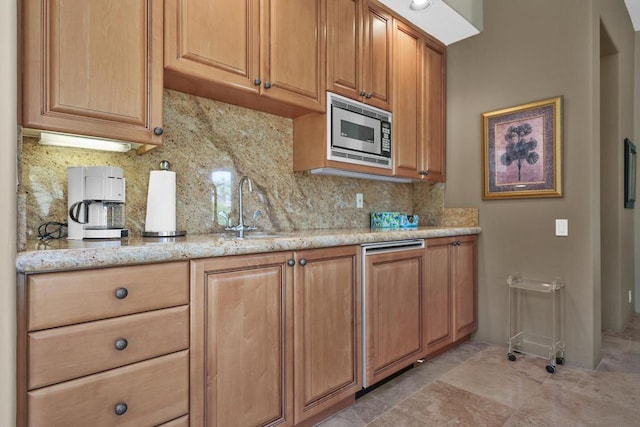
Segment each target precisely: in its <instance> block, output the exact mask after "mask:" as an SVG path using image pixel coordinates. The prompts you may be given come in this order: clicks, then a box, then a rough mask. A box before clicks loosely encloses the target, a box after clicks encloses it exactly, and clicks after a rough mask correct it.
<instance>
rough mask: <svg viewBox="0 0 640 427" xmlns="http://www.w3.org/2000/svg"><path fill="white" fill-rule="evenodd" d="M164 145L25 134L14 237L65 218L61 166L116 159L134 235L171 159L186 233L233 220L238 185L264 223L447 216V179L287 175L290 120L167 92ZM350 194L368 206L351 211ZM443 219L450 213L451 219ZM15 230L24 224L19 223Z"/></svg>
mask: <svg viewBox="0 0 640 427" xmlns="http://www.w3.org/2000/svg"><path fill="white" fill-rule="evenodd" d="M164 130H165V133H164V135H165V138H164V145H163V146H162V147H158V148H156V149H155V150H153V151H151V152H149V153H147V154H143V155H137V154H135V152H133V151H131V152H128V153H109V152H100V151H94V150H82V149H70V148H56V147H48V146H40V145H39V144H38V143H37V140H36V139H34V138H28V137H25V138H23V142H22V147H21V149H20V150H19V155H18V164H19V171H20V173H19V181H20V182H19V190H18V193H19V195H18V201H19V210H20V212H19V218H20V221H19V223H21V224H22V226H21V227H22V228H23V230H19V246H21V245H20V240H26V239H28V238H31V237H32V236H35V235H37V229H38V226H39V225H40V224H42V223H44V222H48V221H62V222H66V219H67V214H66V212H67V201H66V168H67V167H69V166H80V165H82V166H90V165H108V166H119V167H121V168H123V170H124V176H125V178H126V180H127V184H126V185H127V196H126V197H127V200H126V220H127V227H128V228H129V229H130V232H131V233H132V234H134V235H139V234H140V233H141V232H142V231H143V230H144V221H145V209H146V194H147V186H148V181H149V172H150V171H151V170H154V169H158V168H159V163H160V161H161V160H168V161H169V162H170V163H171V169H172V170H174V171H176V174H177V188H176V194H177V207H176V222H177V228H178V229H181V230H186V231H187V233H189V234H203V233H211V232H219V231H222V230H223V229H224V226H223V225H222V224H223V220H222V218H221V217H220V216H219V215H218V214H217V213H218V212H219V211H221V210H225V211H230V217H231V218H232V219H233V220H234V222H235V221H237V216H238V214H237V205H238V203H237V185H238V181H239V179H240V177H241V176H243V175H246V176H248V177H250V178H251V180H252V181H253V190H254V191H253V192H252V193H248V192H247V191H246V188H245V197H244V206H245V218H247V219H248V220H249V222H251V217H252V215H253V212H254V211H256V210H260V211H261V215H259V216H258V219H257V226H258V228H259V229H262V230H279V231H290V230H299V229H317V228H349V227H367V226H368V225H369V213H370V211H372V210H376V211H400V212H406V213H415V214H418V215H419V216H420V224H421V225H440V224H441V223H443V222H446V221H448V220H451V217H452V216H451V215H448V214H447V211H445V209H444V184H441V183H430V182H424V183H422V182H421V183H415V184H394V183H385V182H380V181H370V180H363V179H352V178H341V177H330V176H312V175H310V174H308V173H296V172H293V165H292V161H293V160H292V159H293V153H292V151H293V135H292V132H293V128H292V120H291V119H287V118H283V117H279V116H275V115H271V114H267V113H263V112H259V111H254V110H250V109H246V108H241V107H237V106H234V105H229V104H225V103H221V102H217V101H213V100H210V99H204V98H199V97H195V96H191V95H187V94H183V93H180V92H175V91H171V90H165V92H164ZM356 193H362V194H363V196H364V208H363V209H356V207H355V198H356ZM453 214H454V215H453V217H454V218H453V220H454V222H455V221H458V222H460V223H461V225H465V226H475V225H477V210H461V211H460V210H458V211H455V212H453ZM447 218H448V219H447ZM19 228H20V226H19Z"/></svg>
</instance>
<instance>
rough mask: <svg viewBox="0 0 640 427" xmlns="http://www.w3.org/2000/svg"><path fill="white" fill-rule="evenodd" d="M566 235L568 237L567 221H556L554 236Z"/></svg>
mask: <svg viewBox="0 0 640 427" xmlns="http://www.w3.org/2000/svg"><path fill="white" fill-rule="evenodd" d="M568 235H569V220H568V219H556V236H568Z"/></svg>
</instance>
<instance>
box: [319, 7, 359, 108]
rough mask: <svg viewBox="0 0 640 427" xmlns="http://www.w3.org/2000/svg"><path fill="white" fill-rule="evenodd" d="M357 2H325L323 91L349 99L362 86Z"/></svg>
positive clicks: (357, 96) (357, 93) (356, 97)
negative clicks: (325, 74)
mask: <svg viewBox="0 0 640 427" xmlns="http://www.w3.org/2000/svg"><path fill="white" fill-rule="evenodd" d="M361 3H362V1H361V0H327V90H329V91H331V92H335V93H338V94H340V95H344V96H347V97H349V98H352V99H358V98H359V97H360V88H361V87H362V83H361V78H362V67H361V63H362V60H361V57H360V55H361V52H362V7H361Z"/></svg>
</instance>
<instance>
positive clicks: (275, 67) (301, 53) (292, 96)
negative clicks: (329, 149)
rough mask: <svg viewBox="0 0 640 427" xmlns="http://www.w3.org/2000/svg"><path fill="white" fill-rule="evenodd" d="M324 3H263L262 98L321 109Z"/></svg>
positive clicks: (272, 0)
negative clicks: (263, 96)
mask: <svg viewBox="0 0 640 427" xmlns="http://www.w3.org/2000/svg"><path fill="white" fill-rule="evenodd" d="M325 10H326V7H325V0H296V1H276V0H270V1H265V10H264V13H263V26H262V28H263V30H262V32H261V45H262V58H263V63H262V67H263V68H262V72H261V73H260V75H261V77H262V79H263V80H264V81H263V85H262V93H263V95H265V96H267V97H270V98H275V99H277V100H280V101H283V102H286V103H289V104H294V105H300V106H302V107H307V108H309V109H311V110H319V111H321V110H322V109H323V105H324V90H325V87H326V86H325V70H324V68H325V65H324V64H325V60H324V58H325V52H324V34H323V31H324V23H325V21H326V19H325Z"/></svg>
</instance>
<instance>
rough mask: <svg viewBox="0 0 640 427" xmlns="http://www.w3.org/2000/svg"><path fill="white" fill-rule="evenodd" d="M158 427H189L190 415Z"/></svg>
mask: <svg viewBox="0 0 640 427" xmlns="http://www.w3.org/2000/svg"><path fill="white" fill-rule="evenodd" d="M158 427H189V415H185V416H184V417H180V418H178V419H175V420H172V421H169V422H168V423H164V424H162V425H160V426H158Z"/></svg>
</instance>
